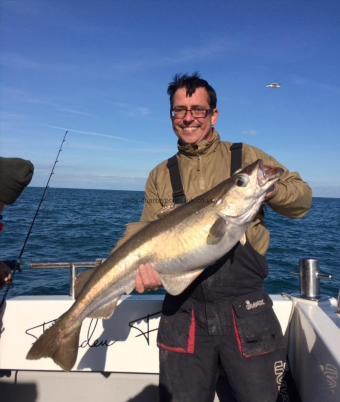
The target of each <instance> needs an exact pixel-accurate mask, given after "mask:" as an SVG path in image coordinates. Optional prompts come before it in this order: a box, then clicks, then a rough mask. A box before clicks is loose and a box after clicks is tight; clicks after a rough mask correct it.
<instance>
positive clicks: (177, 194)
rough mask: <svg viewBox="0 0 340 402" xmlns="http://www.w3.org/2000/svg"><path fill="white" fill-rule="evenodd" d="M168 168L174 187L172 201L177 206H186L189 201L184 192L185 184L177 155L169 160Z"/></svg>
mask: <svg viewBox="0 0 340 402" xmlns="http://www.w3.org/2000/svg"><path fill="white" fill-rule="evenodd" d="M167 167H168V169H169V174H170V181H171V186H172V200H173V202H174V203H175V204H185V203H186V202H187V200H186V197H185V194H184V190H183V184H182V179H181V174H180V171H179V166H178V159H177V156H176V155H174V156H172V157H171V158H169V159H168V163H167Z"/></svg>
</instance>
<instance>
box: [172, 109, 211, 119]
mask: <svg viewBox="0 0 340 402" xmlns="http://www.w3.org/2000/svg"><path fill="white" fill-rule="evenodd" d="M188 112H190V113H191V116H192V117H194V118H205V117H207V116H208V114H209V113H211V112H212V109H204V108H202V107H193V108H191V109H186V108H181V107H174V108H173V109H171V112H170V114H171V117H172V118H173V119H184V117H185V116H186V115H187V113H188Z"/></svg>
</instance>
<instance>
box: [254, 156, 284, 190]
mask: <svg viewBox="0 0 340 402" xmlns="http://www.w3.org/2000/svg"><path fill="white" fill-rule="evenodd" d="M283 172H284V170H283V169H282V168H280V167H276V166H268V165H265V164H264V163H263V161H262V160H261V159H260V160H259V161H258V171H257V181H258V184H259V186H261V187H267V190H266V191H267V192H271V191H272V190H273V185H274V183H275V182H277V181H278V180H279V178H280V177H281V176H282V174H283Z"/></svg>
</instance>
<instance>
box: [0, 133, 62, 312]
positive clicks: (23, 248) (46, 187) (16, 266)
mask: <svg viewBox="0 0 340 402" xmlns="http://www.w3.org/2000/svg"><path fill="white" fill-rule="evenodd" d="M67 134H68V130H66V131H65V134H64V137H63V140H62V141H61V144H60V146H59V149H58V153H57V156H56V158H55V160H54V164H53V166H52V169H51V172H50V175H49V177H48V180H47V183H46V186H45V188H44V191H43V194H42V196H41V198H40V201H39V204H38V207H37V209H36V211H35V214H34V216H33V219H32V222H31V225H30V227H29V229H28V232H27V235H26V238H25V240H24V243H23V245H22V247H21V251H20V253H19V256H18V258H17V259H16V260H15V262H14V270H13V274H12V278H14V275H15V273H16V272H17V271H20V263H21V258H22V255H23V254H24V251H25V248H26V244H27V242H28V239H29V237H30V235H31V233H32V229H33V225H34V222H35V220H36V218H37V216H38V213H39V211H40V207H41V204H42V203H43V201H44V199H45V196H46V193H47V189H48V185H49V184H50V180H51V178H52V176H53V174H54V169H55V166H56V164H57V163H58V158H59V155H60V153H61V151H62V150H63V145H64V142H65V141H66V136H67ZM10 287H11V284H8V285H7V287H6V290H5V292H4V295H3V297H2V301H1V303H0V309H1V307H2V305H3V304H4V302H5V300H6V297H7V294H8V291H9V288H10Z"/></svg>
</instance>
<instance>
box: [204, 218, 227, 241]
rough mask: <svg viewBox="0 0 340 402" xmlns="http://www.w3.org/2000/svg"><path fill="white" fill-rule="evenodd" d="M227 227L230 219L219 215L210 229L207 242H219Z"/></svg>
mask: <svg viewBox="0 0 340 402" xmlns="http://www.w3.org/2000/svg"><path fill="white" fill-rule="evenodd" d="M227 227H228V221H227V220H226V219H225V218H224V217H222V216H218V218H217V219H216V221H215V223H214V224H213V225H212V226H211V228H210V230H209V234H208V237H207V244H217V243H218V242H220V241H221V240H222V238H223V236H224V235H225V233H226V231H227Z"/></svg>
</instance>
